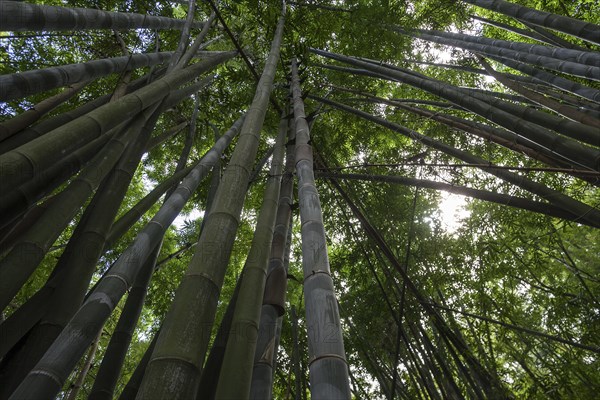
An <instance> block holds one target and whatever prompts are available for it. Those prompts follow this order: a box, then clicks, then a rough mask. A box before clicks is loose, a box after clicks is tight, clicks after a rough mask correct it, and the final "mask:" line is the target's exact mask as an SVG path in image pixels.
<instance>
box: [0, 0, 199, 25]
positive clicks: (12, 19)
mask: <svg viewBox="0 0 600 400" xmlns="http://www.w3.org/2000/svg"><path fill="white" fill-rule="evenodd" d="M184 25H185V20H182V19H176V18H168V17H157V16H152V15H147V14H134V13H121V12H112V11H102V10H95V9H89V8H74V7H56V6H47V5H40V4H30V3H24V2H20V1H2V2H0V31H14V32H19V31H70V30H76V31H81V30H90V29H114V30H125V29H139V28H146V29H181V28H183V26H184ZM193 27H194V28H200V27H202V23H195V24H194V25H193Z"/></svg>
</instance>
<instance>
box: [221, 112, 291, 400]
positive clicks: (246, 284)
mask: <svg viewBox="0 0 600 400" xmlns="http://www.w3.org/2000/svg"><path fill="white" fill-rule="evenodd" d="M287 127H288V123H287V120H286V119H285V115H282V118H281V122H280V124H279V135H278V136H277V140H276V142H275V150H274V152H273V159H272V162H271V169H270V171H269V178H268V180H267V184H266V187H265V192H264V195H263V201H262V205H261V208H260V212H259V214H258V219H257V222H256V229H255V231H254V237H253V239H252V246H251V247H250V251H249V253H248V257H247V258H246V262H245V266H244V275H243V278H242V281H241V285H240V292H239V294H238V299H237V304H236V307H235V311H234V313H233V319H232V322H231V329H230V330H229V339H228V340H227V347H226V349H225V355H224V357H223V365H222V367H221V373H220V375H219V381H218V384H217V391H216V398H218V399H245V398H248V396H249V394H250V385H251V383H252V364H253V361H254V351H255V349H256V340H255V338H256V337H257V336H258V328H259V322H260V310H261V304H262V300H263V299H262V297H261V296H257V293H262V292H263V291H264V288H265V282H266V278H267V264H268V263H269V254H270V252H271V243H272V241H273V234H274V230H275V220H276V217H277V209H278V207H277V205H278V199H279V193H280V187H281V171H282V170H283V154H284V150H283V144H284V141H285V137H286V133H287Z"/></svg>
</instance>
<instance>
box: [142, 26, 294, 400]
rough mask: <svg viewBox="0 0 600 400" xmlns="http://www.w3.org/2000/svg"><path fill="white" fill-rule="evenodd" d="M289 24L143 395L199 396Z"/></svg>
mask: <svg viewBox="0 0 600 400" xmlns="http://www.w3.org/2000/svg"><path fill="white" fill-rule="evenodd" d="M283 22H284V19H283V17H282V18H280V20H279V23H278V25H277V30H276V33H275V38H274V39H273V42H272V45H271V51H270V53H269V57H268V59H267V61H266V63H265V69H264V71H263V74H262V76H261V78H260V80H259V82H258V86H257V89H256V93H255V96H254V100H253V102H252V105H251V107H250V109H249V111H248V116H247V118H246V121H245V122H244V126H243V128H242V132H241V134H240V139H239V141H238V144H237V145H236V148H235V150H234V153H233V155H232V157H231V161H230V163H229V165H228V167H227V169H226V170H225V172H224V174H223V178H222V180H221V184H220V185H219V188H218V190H217V193H216V195H215V200H214V203H213V208H212V209H211V212H210V214H209V215H208V216H207V217H206V218H205V225H204V229H203V230H202V233H201V235H200V239H199V241H198V245H197V250H196V253H195V254H194V257H193V258H192V261H191V262H190V265H189V266H188V270H187V272H186V274H185V275H184V277H183V279H182V281H181V284H180V286H179V288H178V289H177V292H176V294H175V299H174V301H173V304H172V306H171V309H170V311H169V312H168V314H167V317H166V319H165V322H164V325H163V329H162V330H161V334H160V336H159V338H158V341H157V343H156V348H155V349H154V353H153V354H152V359H151V360H150V362H149V364H148V367H147V370H146V373H145V376H144V381H143V383H142V386H141V388H140V391H139V392H138V397H137V398H139V399H147V398H154V399H169V400H171V399H182V400H183V399H190V398H194V397H195V392H196V390H197V386H198V382H199V379H200V375H201V372H202V366H201V365H202V362H203V361H204V357H205V354H206V350H207V347H208V342H209V339H210V334H211V327H212V325H213V322H214V318H215V312H216V306H217V301H218V298H219V293H220V291H221V286H222V285H223V279H224V277H225V272H226V270H227V264H228V261H229V256H230V254H231V250H232V247H233V241H234V239H235V235H236V231H237V227H238V224H239V217H240V213H241V210H242V206H243V202H244V197H245V193H246V189H247V187H248V177H249V175H250V171H251V168H252V164H253V162H254V160H255V158H256V152H257V149H258V143H259V140H260V130H261V128H262V124H263V121H264V117H265V114H266V111H267V106H268V102H269V96H270V94H271V91H272V89H273V80H274V78H275V71H276V68H277V63H278V61H279V48H280V45H281V41H282V34H283ZM198 304H201V305H202V306H201V307H199V306H198Z"/></svg>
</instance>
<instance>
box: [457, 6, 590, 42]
mask: <svg viewBox="0 0 600 400" xmlns="http://www.w3.org/2000/svg"><path fill="white" fill-rule="evenodd" d="M462 1H464V2H465V3H469V4H473V5H475V6H477V7H482V8H485V9H488V10H492V11H496V12H499V13H502V14H504V15H508V16H509V17H513V18H516V19H519V20H522V21H526V22H529V23H532V24H534V25H538V26H542V27H544V28H550V29H554V30H556V31H559V32H563V33H566V34H569V35H572V36H576V37H578V38H581V39H584V40H587V41H588V42H591V43H596V44H600V26H598V25H595V24H592V23H589V22H585V21H580V20H578V19H575V18H570V17H565V16H562V15H556V14H552V13H549V12H545V11H539V10H535V9H533V8H529V7H525V6H521V5H519V4H514V3H510V2H508V1H504V0H462Z"/></svg>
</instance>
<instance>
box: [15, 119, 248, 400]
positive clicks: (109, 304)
mask: <svg viewBox="0 0 600 400" xmlns="http://www.w3.org/2000/svg"><path fill="white" fill-rule="evenodd" d="M242 121H243V118H240V119H238V120H237V121H236V122H235V123H234V124H233V126H232V127H231V129H229V131H227V133H225V134H224V135H223V136H222V137H221V138H220V139H219V141H218V142H217V143H216V144H215V146H213V148H212V149H211V150H210V151H209V152H208V153H207V154H206V155H205V156H204V157H203V160H202V162H200V163H199V164H198V165H197V166H196V167H195V168H194V169H193V170H192V171H191V172H190V173H189V174H188V175H187V176H186V178H185V179H184V180H183V182H182V183H181V184H180V185H179V186H178V188H177V190H176V191H175V192H174V193H173V195H172V196H171V197H169V199H168V200H167V201H166V202H165V203H164V204H163V206H162V207H161V208H160V210H159V211H158V212H157V214H156V215H155V216H154V218H153V219H152V221H150V222H149V223H148V224H147V225H146V226H145V227H144V229H142V231H141V232H140V233H139V234H138V235H137V237H136V238H135V240H134V241H133V243H132V244H131V245H130V246H129V247H128V248H127V250H126V251H125V252H124V253H123V254H122V255H121V257H120V258H119V260H117V262H116V263H115V264H114V265H113V266H112V268H111V273H110V274H109V275H106V276H104V278H102V280H101V281H100V283H99V284H98V286H97V287H96V289H95V290H94V292H93V293H92V294H91V295H90V296H89V297H88V299H87V300H86V302H85V303H84V304H83V305H82V306H81V308H80V309H79V311H77V313H76V314H75V316H74V317H73V318H72V319H71V321H70V322H69V324H68V325H67V326H66V327H65V329H64V330H63V331H62V332H61V334H60V335H59V336H58V338H57V339H56V340H55V341H54V343H53V344H52V346H51V347H50V348H49V349H48V351H47V352H46V354H44V357H42V359H41V360H40V361H39V362H38V364H37V365H36V367H35V368H34V370H33V371H31V372H30V373H29V375H28V376H27V377H26V378H25V379H24V380H23V382H22V383H21V385H20V386H19V387H18V388H17V390H16V391H15V393H14V394H13V396H14V397H15V398H51V397H53V396H54V395H56V393H58V391H59V390H60V389H61V387H62V384H63V383H64V381H65V380H66V379H67V377H68V375H69V374H70V372H71V371H72V369H73V368H74V367H75V365H76V363H77V361H78V360H79V358H80V357H81V356H82V355H83V353H84V352H85V349H86V348H87V347H88V346H89V344H90V343H91V342H92V340H93V336H94V332H97V330H98V329H100V327H102V326H103V325H104V322H105V321H106V319H107V318H108V317H109V316H110V314H111V312H112V311H113V310H114V308H115V307H116V305H117V303H118V302H119V300H120V299H121V297H122V296H123V294H124V293H125V292H126V290H127V289H128V288H129V286H130V285H131V284H132V283H133V281H134V279H135V276H136V275H137V273H138V272H139V270H140V268H141V267H142V265H143V263H144V262H145V261H146V259H147V257H148V255H149V253H150V251H151V250H152V249H153V248H154V247H155V246H156V245H157V244H158V243H159V241H160V240H161V237H162V235H163V234H164V232H165V231H166V229H167V228H168V226H169V225H170V224H171V223H172V222H173V220H174V219H175V217H176V216H177V215H178V214H179V212H180V211H181V209H182V208H183V206H184V205H185V203H186V202H187V201H188V200H189V198H190V197H191V195H192V193H194V191H195V189H196V188H197V187H198V185H199V183H200V181H201V180H202V179H203V178H204V177H205V176H206V175H207V174H208V173H209V172H210V170H211V168H212V165H213V164H214V163H215V162H216V160H217V159H218V158H219V155H220V154H221V152H222V151H223V149H224V148H225V147H226V146H227V144H228V143H229V142H230V141H231V140H232V139H233V137H234V136H235V135H236V134H237V132H238V131H239V129H240V126H241V124H242Z"/></svg>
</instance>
